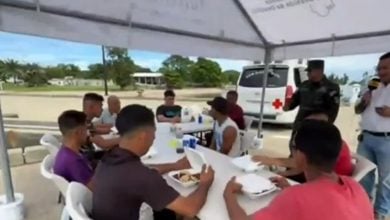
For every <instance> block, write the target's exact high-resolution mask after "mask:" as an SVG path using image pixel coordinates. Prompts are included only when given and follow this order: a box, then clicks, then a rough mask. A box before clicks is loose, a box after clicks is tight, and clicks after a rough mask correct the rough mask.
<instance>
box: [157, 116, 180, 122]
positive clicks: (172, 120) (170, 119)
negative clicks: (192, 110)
mask: <svg viewBox="0 0 390 220" xmlns="http://www.w3.org/2000/svg"><path fill="white" fill-rule="evenodd" d="M157 121H158V122H169V123H180V121H181V119H180V117H178V116H176V117H174V118H167V117H165V116H164V115H157Z"/></svg>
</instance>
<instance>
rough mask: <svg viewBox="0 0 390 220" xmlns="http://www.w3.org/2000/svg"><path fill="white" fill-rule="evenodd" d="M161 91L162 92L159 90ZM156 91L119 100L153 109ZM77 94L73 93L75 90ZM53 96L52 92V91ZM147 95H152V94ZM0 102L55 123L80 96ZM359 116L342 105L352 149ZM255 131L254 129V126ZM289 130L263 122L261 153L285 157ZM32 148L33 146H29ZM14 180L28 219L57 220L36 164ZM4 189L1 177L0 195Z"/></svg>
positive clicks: (35, 155)
mask: <svg viewBox="0 0 390 220" xmlns="http://www.w3.org/2000/svg"><path fill="white" fill-rule="evenodd" d="M159 92H161V91H159ZM159 92H155V93H154V96H155V99H156V100H139V99H134V98H126V99H122V103H123V105H127V104H131V103H142V104H144V105H147V106H149V107H151V108H156V107H157V106H158V105H159V104H161V101H159V100H157V97H156V96H157V95H160V94H161V93H159ZM218 92H220V90H210V91H206V92H204V94H207V93H218ZM195 93H200V92H199V91H192V92H191V91H184V92H183V93H181V92H180V93H179V94H178V97H185V95H190V96H191V95H194V94H195ZM75 94H76V93H75ZM77 94H79V95H80V93H77ZM53 95H55V94H53ZM150 97H153V95H151V96H150ZM1 104H2V109H3V113H17V114H18V115H19V119H15V120H31V121H41V122H55V121H56V119H57V117H58V115H59V114H60V113H61V112H62V111H63V110H66V109H81V99H80V98H79V97H61V98H59V97H49V96H47V97H36V96H35V97H31V96H21V95H18V96H1ZM178 104H181V105H189V106H191V105H195V104H196V105H200V106H204V105H205V102H204V101H197V102H194V101H192V102H188V101H187V102H184V101H178ZM358 121H359V117H358V116H356V115H355V114H354V113H353V110H352V108H349V107H343V108H341V110H340V114H339V117H338V120H337V122H336V125H337V126H338V127H339V128H340V130H341V131H342V134H343V137H344V139H345V140H346V141H347V142H348V143H349V145H350V148H351V150H352V151H355V149H356V147H357V140H356V137H357V134H358V133H357V131H356V130H357V128H358ZM253 130H256V128H253ZM290 133H291V130H290V129H288V128H286V127H282V126H275V125H266V126H265V129H264V135H265V148H264V150H262V151H261V153H264V154H268V155H275V156H276V155H277V156H287V155H288V147H287V146H288V145H287V144H288V141H289V137H290ZM31 149H33V148H31ZM45 154H46V151H45V150H43V149H42V148H39V147H36V149H35V150H31V151H30V152H29V153H28V154H27V160H28V162H30V163H34V162H37V161H40V160H41V159H42V158H43V157H44V155H45ZM10 155H11V161H12V163H13V164H14V165H15V164H20V161H21V156H20V152H19V151H18V150H17V149H14V150H12V152H10ZM12 176H13V182H14V185H15V189H16V191H17V192H22V193H24V195H25V198H26V204H25V205H26V207H27V211H28V212H27V219H28V220H43V219H48V220H49V219H50V220H52V219H59V215H60V211H61V208H62V207H61V205H58V204H56V199H57V193H58V192H57V190H56V189H55V187H54V186H53V184H52V183H51V182H49V181H47V180H45V179H44V178H43V177H42V176H41V175H40V172H39V164H29V165H24V166H17V167H14V168H12ZM2 192H3V188H2V180H1V179H0V194H1V193H2Z"/></svg>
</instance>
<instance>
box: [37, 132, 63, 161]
mask: <svg viewBox="0 0 390 220" xmlns="http://www.w3.org/2000/svg"><path fill="white" fill-rule="evenodd" d="M40 143H41V145H42V146H44V147H45V148H46V149H47V150H48V151H49V153H50V155H53V156H54V157H55V156H56V155H57V153H58V150H59V149H60V147H61V142H60V141H59V140H58V139H57V138H56V137H55V136H54V135H53V134H45V135H43V136H42V137H41V140H40Z"/></svg>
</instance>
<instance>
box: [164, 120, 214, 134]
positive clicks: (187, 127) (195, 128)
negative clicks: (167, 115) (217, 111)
mask: <svg viewBox="0 0 390 220" xmlns="http://www.w3.org/2000/svg"><path fill="white" fill-rule="evenodd" d="M172 126H176V127H177V128H180V129H181V131H182V132H183V133H184V134H189V133H198V132H206V131H212V130H213V123H212V122H210V121H206V122H203V123H198V122H186V123H177V124H175V125H173V124H171V123H158V124H157V130H160V131H162V132H170V131H171V128H172Z"/></svg>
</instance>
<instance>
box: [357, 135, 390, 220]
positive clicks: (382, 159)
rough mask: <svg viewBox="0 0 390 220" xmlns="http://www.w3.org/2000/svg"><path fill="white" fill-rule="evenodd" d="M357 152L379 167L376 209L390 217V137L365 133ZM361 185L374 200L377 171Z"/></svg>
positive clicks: (369, 175)
mask: <svg viewBox="0 0 390 220" xmlns="http://www.w3.org/2000/svg"><path fill="white" fill-rule="evenodd" d="M357 152H358V154H360V155H362V156H364V157H366V158H367V159H369V160H370V161H372V162H373V163H375V164H376V165H377V166H378V174H379V182H378V189H377V191H376V197H375V205H374V209H375V212H377V213H378V214H381V215H384V216H387V215H390V137H389V136H388V137H377V136H373V135H371V134H368V133H364V134H363V140H362V141H361V142H360V144H359V146H358V149H357ZM360 183H361V184H362V185H363V187H364V188H365V190H366V191H367V193H368V195H369V196H370V198H372V195H373V192H374V187H375V171H373V172H371V173H369V174H368V175H367V176H366V177H364V178H363V179H362V181H361V182H360Z"/></svg>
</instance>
